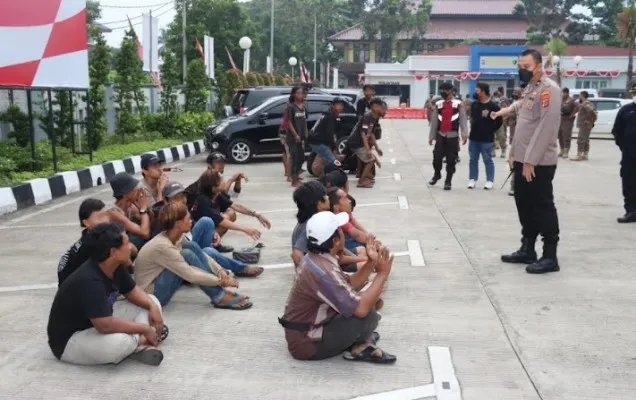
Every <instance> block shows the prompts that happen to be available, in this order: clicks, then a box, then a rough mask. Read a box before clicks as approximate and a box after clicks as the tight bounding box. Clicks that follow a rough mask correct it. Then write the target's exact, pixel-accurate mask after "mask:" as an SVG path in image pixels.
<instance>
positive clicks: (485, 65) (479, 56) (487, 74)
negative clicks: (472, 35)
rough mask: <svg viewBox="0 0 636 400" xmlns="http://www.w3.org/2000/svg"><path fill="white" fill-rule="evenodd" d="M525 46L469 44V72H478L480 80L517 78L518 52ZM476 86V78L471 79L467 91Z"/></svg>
mask: <svg viewBox="0 0 636 400" xmlns="http://www.w3.org/2000/svg"><path fill="white" fill-rule="evenodd" d="M527 48H528V47H527V46H471V47H470V53H469V64H470V72H479V73H480V75H479V79H480V80H490V81H492V80H502V81H503V80H508V79H515V80H517V76H518V69H517V60H518V57H519V54H521V53H522V52H523V51H525V50H526V49H527ZM476 86H477V80H471V81H470V82H469V90H470V92H469V93H473V92H474V91H475V88H476ZM504 86H505V85H504Z"/></svg>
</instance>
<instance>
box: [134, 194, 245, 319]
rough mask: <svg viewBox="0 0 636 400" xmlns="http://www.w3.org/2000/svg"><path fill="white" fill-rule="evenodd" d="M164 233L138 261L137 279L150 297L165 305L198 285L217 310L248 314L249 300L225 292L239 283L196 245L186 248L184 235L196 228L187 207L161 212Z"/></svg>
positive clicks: (167, 207) (175, 205)
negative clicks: (187, 287)
mask: <svg viewBox="0 0 636 400" xmlns="http://www.w3.org/2000/svg"><path fill="white" fill-rule="evenodd" d="M158 218H159V221H160V222H161V226H162V228H163V232H161V233H160V234H158V235H157V236H155V237H154V238H153V239H152V240H150V241H149V242H148V243H147V244H146V245H145V246H144V247H143V248H142V249H141V251H140V252H139V255H138V256H137V260H136V261H135V278H136V279H137V283H138V284H139V286H140V287H141V288H142V289H143V290H145V291H146V292H147V293H153V294H154V295H155V296H157V298H158V299H159V301H160V302H161V304H162V305H163V306H165V305H166V304H168V302H169V301H170V299H171V298H172V296H173V295H174V294H175V293H176V291H177V290H178V289H179V288H180V287H181V286H182V285H183V283H184V282H189V283H191V284H193V285H198V286H199V287H200V288H201V290H202V291H203V292H204V293H205V294H206V295H208V297H209V298H210V300H211V301H212V304H213V305H214V307H215V308H224V309H232V310H245V309H247V308H250V307H251V306H252V303H251V302H250V301H249V298H247V297H245V296H241V295H239V294H235V293H233V292H232V291H229V290H225V289H223V287H235V288H236V287H238V282H237V281H236V279H234V278H233V277H232V276H231V275H230V274H229V273H228V272H227V271H226V270H224V269H223V268H221V267H220V266H219V265H218V264H217V263H216V262H215V261H214V260H213V259H212V258H210V256H208V255H207V254H205V253H204V252H203V250H201V247H199V246H198V245H197V244H196V243H194V242H190V245H189V246H190V247H188V248H187V249H183V248H182V243H183V240H184V235H185V234H186V233H188V232H190V229H191V228H192V219H191V218H190V213H188V209H187V207H186V205H185V204H183V203H180V202H176V203H168V204H166V205H164V206H163V207H162V208H161V210H160V211H159V215H158Z"/></svg>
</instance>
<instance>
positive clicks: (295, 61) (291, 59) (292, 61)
mask: <svg viewBox="0 0 636 400" xmlns="http://www.w3.org/2000/svg"><path fill="white" fill-rule="evenodd" d="M297 64H298V59H296V57H289V65H290V66H291V67H292V81H293V80H294V67H296V65H297Z"/></svg>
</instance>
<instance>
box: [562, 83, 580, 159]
mask: <svg viewBox="0 0 636 400" xmlns="http://www.w3.org/2000/svg"><path fill="white" fill-rule="evenodd" d="M578 110H579V107H578V105H577V104H576V102H574V99H572V97H570V89H568V88H563V101H562V103H561V126H560V127H559V147H560V148H561V151H560V152H559V157H563V158H568V154H569V153H570V143H571V142H572V129H574V118H576V113H577V111H578Z"/></svg>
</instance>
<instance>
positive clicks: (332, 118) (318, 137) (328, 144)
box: [308, 97, 345, 164]
mask: <svg viewBox="0 0 636 400" xmlns="http://www.w3.org/2000/svg"><path fill="white" fill-rule="evenodd" d="M344 106H345V101H344V100H343V99H342V98H340V97H336V98H334V99H333V100H332V101H331V108H329V110H328V111H327V112H326V113H325V115H323V116H322V117H321V118H320V119H319V120H318V122H316V124H315V125H314V127H313V128H312V129H311V132H309V138H308V142H309V145H310V146H311V151H313V152H314V153H316V154H318V155H319V156H320V157H322V159H323V161H324V163H325V164H328V163H331V162H333V161H335V160H336V157H335V156H334V154H333V150H334V148H335V145H336V144H335V134H336V132H335V131H336V120H337V119H338V115H340V113H341V112H342V110H344Z"/></svg>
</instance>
